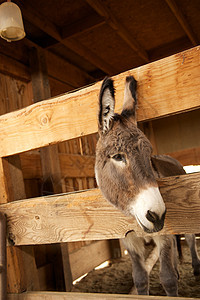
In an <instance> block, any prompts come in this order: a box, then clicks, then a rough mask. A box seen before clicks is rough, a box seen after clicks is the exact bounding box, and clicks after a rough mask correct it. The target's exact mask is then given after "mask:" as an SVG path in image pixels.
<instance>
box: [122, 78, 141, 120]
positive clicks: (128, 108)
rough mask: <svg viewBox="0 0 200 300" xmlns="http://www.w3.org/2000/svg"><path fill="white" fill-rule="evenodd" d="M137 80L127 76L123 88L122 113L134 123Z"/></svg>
mask: <svg viewBox="0 0 200 300" xmlns="http://www.w3.org/2000/svg"><path fill="white" fill-rule="evenodd" d="M136 89H137V81H136V80H135V78H134V77H133V76H127V77H126V82H125V90H124V104H123V109H122V115H125V116H126V117H130V118H131V119H132V121H133V122H134V123H136V108H137V94H136Z"/></svg>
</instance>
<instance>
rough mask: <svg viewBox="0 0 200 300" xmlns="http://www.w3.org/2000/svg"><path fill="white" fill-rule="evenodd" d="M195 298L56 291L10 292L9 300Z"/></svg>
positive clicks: (157, 299)
mask: <svg viewBox="0 0 200 300" xmlns="http://www.w3.org/2000/svg"><path fill="white" fill-rule="evenodd" d="M125 299H129V300H131V299H132V300H139V299H141V300H150V299H151V300H183V299H187V300H195V299H197V298H183V297H181V298H179V297H166V296H142V295H140V296H138V295H118V294H100V293H95V294H92V293H91V294H88V293H56V292H29V293H23V294H18V295H17V294H13V295H12V294H10V295H8V300H125Z"/></svg>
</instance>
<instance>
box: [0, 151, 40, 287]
mask: <svg viewBox="0 0 200 300" xmlns="http://www.w3.org/2000/svg"><path fill="white" fill-rule="evenodd" d="M0 182H1V183H3V184H2V185H0V194H1V195H3V197H2V198H1V199H0V203H6V202H11V201H15V200H20V199H25V198H26V195H25V188H24V182H23V176H22V171H21V165H20V158H19V156H18V155H15V156H12V157H9V158H0ZM8 240H9V241H10V243H11V245H13V246H14V243H15V242H14V240H13V238H12V236H9V237H8ZM13 246H9V247H7V286H8V288H7V289H8V292H9V293H21V292H23V291H25V290H39V281H38V279H37V268H36V265H35V259H34V253H33V247H29V249H28V250H27V248H26V246H23V247H13ZM25 249H26V251H24V250H25ZM27 256H28V257H29V261H28V265H27V266H28V268H27V266H26V264H27ZM30 283H31V284H30Z"/></svg>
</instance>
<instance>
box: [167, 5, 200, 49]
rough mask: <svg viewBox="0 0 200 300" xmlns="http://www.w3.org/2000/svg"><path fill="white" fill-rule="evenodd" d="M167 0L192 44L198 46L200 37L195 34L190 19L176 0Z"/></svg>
mask: <svg viewBox="0 0 200 300" xmlns="http://www.w3.org/2000/svg"><path fill="white" fill-rule="evenodd" d="M165 1H166V3H167V4H168V6H169V8H170V9H171V11H172V12H173V14H174V16H175V17H176V19H177V21H178V22H179V24H180V25H181V27H182V28H183V30H184V31H185V33H186V35H187V36H188V38H189V39H190V41H191V42H192V45H193V46H197V45H198V39H197V37H196V36H195V34H194V32H193V30H192V28H191V26H190V24H189V23H188V20H187V19H186V17H185V16H184V15H183V13H182V11H181V10H180V8H179V7H178V6H177V4H176V2H175V0H165Z"/></svg>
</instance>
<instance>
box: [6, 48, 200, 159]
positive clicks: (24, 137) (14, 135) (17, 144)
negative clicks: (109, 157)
mask: <svg viewBox="0 0 200 300" xmlns="http://www.w3.org/2000/svg"><path fill="white" fill-rule="evenodd" d="M199 51H200V47H196V48H193V49H190V50H187V51H184V52H182V53H178V54H175V55H173V56H170V57H167V58H164V59H162V60H159V61H156V62H153V63H150V64H148V65H144V66H141V67H139V68H136V69H133V70H130V71H127V72H125V73H122V74H119V75H117V76H115V77H114V80H115V87H116V111H118V112H119V111H120V110H121V107H122V101H123V90H124V80H125V77H126V76H127V75H134V76H135V78H136V80H137V81H138V99H139V101H138V121H144V120H150V119H155V118H159V117H163V116H167V115H171V114H176V113H178V112H185V111H188V110H193V109H196V108H199V107H200V101H199V100H200V95H199V85H200V60H199V53H200V52H199ZM100 85H101V82H98V83H96V84H94V85H92V86H90V87H86V88H84V89H81V90H78V91H75V92H73V93H68V94H65V95H62V96H59V97H55V98H52V99H50V100H47V101H44V102H42V103H36V104H33V105H31V106H29V107H27V108H25V109H22V110H19V111H16V112H13V113H9V114H6V115H3V116H1V117H0V139H1V141H2V142H1V145H0V156H8V155H12V154H16V153H21V152H25V151H28V150H31V149H35V148H38V147H43V146H47V145H49V144H53V143H58V142H61V141H66V140H68V139H72V138H75V137H79V136H84V135H88V134H91V133H94V132H96V131H97V120H96V115H97V103H98V94H99V90H100ZM16 128H17V131H16ZM18 132H20V135H19V134H18Z"/></svg>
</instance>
